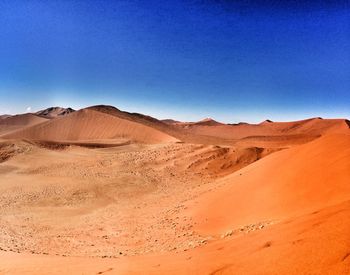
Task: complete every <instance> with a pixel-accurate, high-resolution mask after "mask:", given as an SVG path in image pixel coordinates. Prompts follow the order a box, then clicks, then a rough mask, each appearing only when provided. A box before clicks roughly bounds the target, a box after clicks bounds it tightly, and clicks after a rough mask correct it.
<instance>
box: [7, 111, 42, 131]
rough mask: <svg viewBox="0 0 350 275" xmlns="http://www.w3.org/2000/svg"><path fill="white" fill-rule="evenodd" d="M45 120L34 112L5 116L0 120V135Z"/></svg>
mask: <svg viewBox="0 0 350 275" xmlns="http://www.w3.org/2000/svg"><path fill="white" fill-rule="evenodd" d="M45 121H47V119H45V118H42V117H39V116H37V115H34V114H23V115H14V116H7V117H5V118H3V119H1V120H0V135H3V134H5V133H9V132H12V131H16V130H19V129H23V128H25V127H29V126H33V125H36V124H40V123H42V122H45Z"/></svg>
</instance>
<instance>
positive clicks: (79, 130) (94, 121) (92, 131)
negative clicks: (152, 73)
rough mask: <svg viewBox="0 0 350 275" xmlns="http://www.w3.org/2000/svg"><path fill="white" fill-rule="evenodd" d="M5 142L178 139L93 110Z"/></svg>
mask: <svg viewBox="0 0 350 275" xmlns="http://www.w3.org/2000/svg"><path fill="white" fill-rule="evenodd" d="M4 138H25V139H31V140H54V141H76V140H98V139H118V138H127V139H130V140H132V141H138V142H145V143H157V142H173V141H176V138H174V137H171V136H169V135H167V134H165V133H162V132H160V131H158V130H156V129H152V128H150V127H148V126H145V125H142V124H139V123H136V122H132V121H128V120H125V119H120V118H117V117H115V116H111V115H108V114H105V113H102V112H98V111H94V110H89V109H83V110H80V111H77V112H74V113H71V114H69V115H67V116H65V117H62V118H56V119H54V120H51V121H47V122H46V123H43V124H40V125H36V126H33V127H31V128H28V129H24V130H20V131H17V132H15V133H11V134H9V135H5V136H4Z"/></svg>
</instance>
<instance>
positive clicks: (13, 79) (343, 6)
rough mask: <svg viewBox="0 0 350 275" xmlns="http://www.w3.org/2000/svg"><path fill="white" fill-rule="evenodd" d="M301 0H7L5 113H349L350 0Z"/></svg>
mask: <svg viewBox="0 0 350 275" xmlns="http://www.w3.org/2000/svg"><path fill="white" fill-rule="evenodd" d="M290 2H291V1H290ZM293 2H294V4H288V1H266V2H265V4H264V5H262V4H259V3H261V1H227V0H226V1H225V0H217V1H215V0H192V1H185V0H183V1H182V0H178V1H167V0H164V1H153V0H150V1H141V0H129V1H108V0H99V1H98V0H95V1H89V0H84V1H83V0H80V1H73V0H65V1H62V0H57V1H56V0H50V1H38V0H36V1H34V0H26V1H24V0H23V1H17V0H9V1H8V0H2V1H1V2H0V113H22V112H26V109H27V108H28V107H31V110H33V111H34V110H38V109H41V108H44V107H45V108H46V107H48V106H64V107H68V106H71V107H73V108H81V107H85V106H89V105H95V104H110V105H114V106H116V107H118V108H120V109H123V110H127V111H136V112H141V113H145V114H149V115H152V116H155V117H158V118H168V117H171V118H175V119H180V120H186V121H189V120H198V119H201V118H203V117H209V116H210V117H214V118H215V119H217V120H221V121H226V122H238V121H249V122H259V121H261V120H264V119H266V118H269V119H272V120H281V121H283V120H296V119H303V118H307V117H311V116H321V117H347V118H350V108H349V106H350V5H349V4H348V3H347V2H348V1H293Z"/></svg>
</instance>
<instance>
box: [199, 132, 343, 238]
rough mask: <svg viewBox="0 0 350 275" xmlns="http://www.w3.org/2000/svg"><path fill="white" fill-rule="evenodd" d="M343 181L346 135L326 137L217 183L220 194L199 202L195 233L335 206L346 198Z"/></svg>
mask: <svg viewBox="0 0 350 275" xmlns="http://www.w3.org/2000/svg"><path fill="white" fill-rule="evenodd" d="M349 179H350V135H327V136H324V137H321V138H319V139H317V140H315V141H313V142H310V143H307V144H304V145H300V146H296V147H294V148H291V149H287V150H282V151H280V152H276V153H274V154H272V155H270V156H268V157H266V158H264V159H262V160H260V161H258V162H255V163H253V164H251V165H249V166H247V167H245V168H243V169H241V170H240V171H239V172H237V173H234V174H232V175H230V176H228V177H227V178H225V179H223V180H222V181H223V183H224V184H226V186H225V187H224V188H223V189H221V190H220V191H218V192H215V193H214V192H213V193H212V194H208V195H207V196H203V197H202V198H201V200H200V205H201V207H199V208H198V212H197V213H196V214H195V215H196V217H197V221H198V229H199V230H203V232H207V233H209V232H210V233H218V232H222V231H225V230H226V229H227V228H232V227H238V226H240V225H244V224H249V223H254V222H258V221H263V220H274V219H282V218H286V217H291V216H293V215H301V214H302V213H306V212H310V211H313V210H315V209H319V208H322V207H326V206H327V205H332V204H336V203H339V202H342V201H344V200H346V199H350V185H349ZM214 205H215V211H213V210H212V208H211V207H212V206H214Z"/></svg>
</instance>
